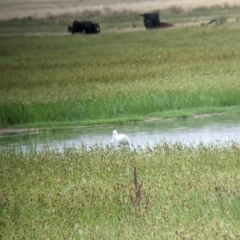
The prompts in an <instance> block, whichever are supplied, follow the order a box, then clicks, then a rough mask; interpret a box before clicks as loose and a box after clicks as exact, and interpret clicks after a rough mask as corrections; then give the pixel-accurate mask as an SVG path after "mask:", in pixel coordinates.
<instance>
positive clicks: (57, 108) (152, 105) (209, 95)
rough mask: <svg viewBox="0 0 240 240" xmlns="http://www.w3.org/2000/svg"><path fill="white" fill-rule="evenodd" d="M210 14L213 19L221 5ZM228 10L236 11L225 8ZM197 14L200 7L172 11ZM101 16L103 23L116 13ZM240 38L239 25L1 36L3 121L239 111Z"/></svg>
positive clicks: (43, 122)
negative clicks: (84, 33)
mask: <svg viewBox="0 0 240 240" xmlns="http://www.w3.org/2000/svg"><path fill="white" fill-rule="evenodd" d="M229 9H230V10H229ZM218 10H219V9H218ZM202 11H203V10H202ZM206 11H209V12H208V13H209V14H208V16H210V15H212V14H213V12H214V11H217V10H216V9H215V8H212V9H209V10H206ZM222 11H230V12H231V13H232V14H235V12H234V11H235V10H234V9H233V8H228V7H227V6H226V7H225V8H223V9H222ZM230 12H229V13H230ZM194 13H198V14H200V13H201V11H200V9H199V10H197V9H195V10H194V11H193V12H190V13H185V12H181V11H180V12H179V13H178V14H175V15H174V14H173V13H172V12H171V11H170V13H168V14H170V15H169V16H179V17H183V16H188V17H191V16H192V14H194ZM164 14H167V12H165V13H164ZM171 14H172V15H171ZM123 16H126V15H117V16H116V18H115V21H120V23H119V24H121V23H123V25H124V24H125V23H124V22H128V23H130V22H131V20H130V17H131V16H130V15H127V17H126V19H125V20H124V18H123ZM97 17H101V18H102V20H103V22H105V23H107V22H108V20H109V19H111V18H113V16H111V15H109V16H108V17H107V16H101V15H99V16H97ZM112 20H113V19H112ZM11 21H12V22H11ZM11 21H9V22H8V23H10V29H11V26H14V24H17V28H18V29H20V28H21V27H23V28H24V26H26V25H29V26H30V27H29V29H28V31H29V32H30V33H31V32H32V33H34V31H35V30H37V29H38V24H40V22H39V21H45V22H46V24H47V25H48V24H49V22H48V20H46V19H45V20H43V19H42V20H36V19H31V18H29V19H23V20H18V19H15V20H11ZM52 21H54V19H52ZM62 21H63V20H62ZM121 21H122V22H121ZM1 24H3V22H2V23H1ZM61 24H62V22H61V21H60V22H58V23H57V22H53V23H52V24H49V25H48V28H49V30H50V29H54V27H55V26H56V28H59V27H61ZM64 24H66V22H64ZM111 24H114V21H112V22H111ZM115 27H116V26H115ZM122 27H123V29H124V28H126V26H125V25H124V26H122ZM34 29H35V30H34ZM106 29H108V30H109V29H113V27H109V28H106ZM9 31H12V33H14V30H13V29H12V30H9ZM16 31H18V30H16ZM38 31H39V32H40V33H41V32H45V30H43V29H39V30H38ZM22 35H24V31H23V33H22ZM239 38H240V32H239V24H238V22H235V23H232V24H223V25H219V26H215V27H207V26H203V27H200V25H199V26H197V27H196V26H195V27H184V28H177V27H175V28H172V29H168V30H159V31H145V30H144V31H143V29H142V30H141V29H139V30H137V31H133V32H121V31H120V32H109V31H106V32H104V31H103V32H102V33H101V34H99V35H94V36H79V35H77V36H71V35H67V36H61V35H60V36H27V37H26V36H17V37H14V36H5V37H1V42H0V55H1V58H0V65H1V67H0V74H1V81H0V126H1V127H5V126H21V125H25V126H26V125H29V126H30V125H31V126H42V125H47V124H49V125H54V124H59V123H62V124H68V122H70V123H71V122H72V123H74V122H75V123H76V122H79V124H86V123H87V124H92V123H101V122H103V123H111V122H115V121H118V122H124V121H133V120H134V121H136V120H141V119H143V118H144V117H146V116H151V115H152V116H160V117H172V116H175V117H182V116H183V117H187V116H189V115H191V116H192V115H194V114H196V113H197V112H199V111H201V112H202V113H210V112H211V111H212V110H213V109H214V110H213V112H216V109H218V110H219V112H227V111H228V109H229V108H231V109H233V108H234V109H236V112H237V113H239V110H238V107H239V106H240V94H239V92H240V82H239V74H240V70H239V61H240V54H239V53H240V45H239Z"/></svg>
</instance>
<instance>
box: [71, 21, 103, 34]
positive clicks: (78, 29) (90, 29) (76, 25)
mask: <svg viewBox="0 0 240 240" xmlns="http://www.w3.org/2000/svg"><path fill="white" fill-rule="evenodd" d="M100 31H101V29H100V26H99V24H98V23H93V22H90V21H82V22H79V21H76V20H75V21H74V22H73V24H72V26H68V32H71V33H72V34H75V33H82V34H97V33H100Z"/></svg>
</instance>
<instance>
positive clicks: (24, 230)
mask: <svg viewBox="0 0 240 240" xmlns="http://www.w3.org/2000/svg"><path fill="white" fill-rule="evenodd" d="M194 11H195V12H194ZM194 11H191V12H185V11H181V9H179V8H174V7H173V8H171V9H169V11H168V12H165V13H163V14H165V15H164V20H165V21H167V22H173V23H177V24H176V27H174V28H172V29H169V30H165V31H148V32H147V31H145V30H144V28H143V26H142V22H141V23H140V21H141V20H140V18H137V17H136V16H133V15H131V14H130V15H128V14H127V13H124V14H123V13H121V14H112V13H111V12H110V13H109V15H101V14H100V15H97V14H95V15H94V19H95V20H97V21H98V20H99V21H98V22H100V25H101V29H102V32H101V34H99V35H98V36H85V35H77V36H69V35H66V34H65V33H66V31H67V26H68V25H69V22H70V23H71V22H72V21H73V19H72V18H71V16H61V17H57V18H55V17H52V16H49V18H47V19H33V18H32V17H29V18H25V19H12V20H9V21H1V22H0V27H1V36H0V37H1V41H0V56H1V57H0V75H1V81H0V127H6V126H8V127H9V126H12V127H19V126H21V127H23V126H25V127H29V126H35V127H37V126H40V127H49V126H57V127H60V126H73V125H81V124H96V123H101V124H103V123H119V122H124V121H139V120H143V119H145V118H148V117H150V116H151V117H182V118H184V119H185V118H187V117H189V116H194V115H195V114H203V113H216V112H217V113H219V112H222V113H227V114H228V113H229V112H231V113H233V114H234V115H235V117H236V116H238V115H239V113H240V112H239V105H240V94H239V92H240V81H239V76H240V68H239V62H240V45H239V39H240V31H239V26H240V25H239V21H238V19H239V15H238V12H239V8H237V7H236V8H230V7H228V6H225V7H224V8H217V7H215V8H210V9H206V8H198V9H195V10H194ZM203 13H204V14H203ZM220 15H222V16H224V17H221V16H220ZM74 18H75V16H74ZM89 18H93V17H92V16H90V15H89ZM213 18H217V19H219V23H220V24H217V25H216V26H211V27H209V26H206V25H202V26H201V24H200V23H199V22H201V21H205V20H206V22H207V21H208V20H210V19H213ZM226 18H231V19H234V20H233V21H231V22H228V21H227V22H226V21H225V20H226ZM221 19H222V20H221ZM80 20H81V19H80ZM189 20H190V21H191V23H196V24H190V25H189V26H187V25H188V23H189ZM140 24H141V25H140ZM184 24H185V26H183V25H184ZM179 25H180V27H179ZM239 156H240V146H239V143H236V142H232V144H231V145H228V146H223V145H221V146H219V145H217V144H216V145H214V144H212V145H208V146H205V145H202V144H199V145H198V146H197V147H196V146H195V147H191V146H185V145H183V144H181V143H175V144H171V143H165V142H162V143H159V144H156V145H155V146H154V147H152V148H145V149H141V148H139V149H135V151H130V150H129V149H127V148H125V147H123V148H121V149H112V148H109V147H103V146H101V145H95V146H91V147H90V148H89V149H86V146H85V145H84V144H83V145H80V146H79V147H78V148H76V147H69V148H65V149H64V150H63V152H58V151H55V150H51V149H48V148H46V149H43V150H42V151H39V152H37V151H29V152H26V153H22V152H15V151H11V150H3V151H0V159H1V160H0V169H1V170H0V172H1V191H0V194H1V195H0V197H1V202H0V208H1V212H0V213H1V222H0V229H1V237H2V239H3V240H5V239H157V238H160V239H208V238H209V239H238V238H240V231H239V225H240V192H239V189H240V175H239V169H240V160H239Z"/></svg>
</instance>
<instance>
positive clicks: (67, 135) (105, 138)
mask: <svg viewBox="0 0 240 240" xmlns="http://www.w3.org/2000/svg"><path fill="white" fill-rule="evenodd" d="M114 129H116V130H117V131H118V133H124V134H127V135H128V137H129V138H130V140H131V142H132V144H133V146H135V147H136V146H139V145H140V146H142V147H145V146H153V145H155V144H156V143H161V142H163V141H164V142H170V143H175V142H180V143H182V144H187V145H198V144H200V143H202V144H211V143H213V144H227V143H230V142H232V141H234V142H239V143H240V119H238V118H236V117H235V118H231V117H228V118H226V117H217V118H216V117H213V118H211V119H191V120H171V121H164V122H148V123H146V122H145V123H138V124H127V125H123V126H103V127H88V128H80V129H78V130H75V131H59V132H55V133H40V134H32V133H31V134H30V133H21V134H10V135H5V136H2V137H1V138H0V150H3V149H13V150H16V151H21V152H26V151H41V150H42V149H43V148H46V147H48V148H50V149H55V150H58V151H63V149H65V148H69V147H76V148H77V147H80V145H81V144H84V145H85V146H86V147H90V146H92V145H96V144H97V145H103V146H105V145H109V144H110V141H111V137H112V131H113V130H114Z"/></svg>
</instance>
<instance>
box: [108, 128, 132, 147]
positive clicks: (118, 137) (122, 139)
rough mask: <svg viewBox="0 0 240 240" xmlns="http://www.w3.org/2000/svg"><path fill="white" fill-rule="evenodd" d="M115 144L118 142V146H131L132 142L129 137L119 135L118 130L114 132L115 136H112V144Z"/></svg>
mask: <svg viewBox="0 0 240 240" xmlns="http://www.w3.org/2000/svg"><path fill="white" fill-rule="evenodd" d="M114 142H116V143H118V144H121V143H122V144H127V145H130V144H131V141H130V139H129V138H128V136H127V135H125V134H118V132H117V131H116V130H113V136H112V140H111V143H114Z"/></svg>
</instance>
